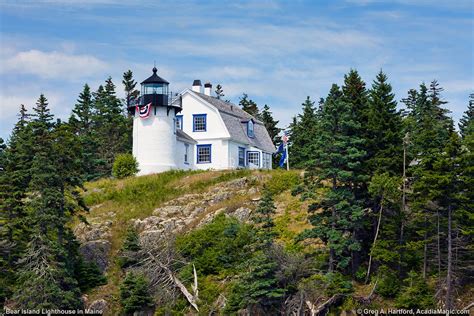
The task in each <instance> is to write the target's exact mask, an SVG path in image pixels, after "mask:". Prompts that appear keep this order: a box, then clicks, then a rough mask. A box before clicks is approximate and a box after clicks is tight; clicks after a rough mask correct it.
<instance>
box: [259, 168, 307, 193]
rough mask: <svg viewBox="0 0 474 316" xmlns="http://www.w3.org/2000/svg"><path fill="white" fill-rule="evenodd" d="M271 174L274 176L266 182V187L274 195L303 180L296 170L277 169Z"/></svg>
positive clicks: (291, 187)
mask: <svg viewBox="0 0 474 316" xmlns="http://www.w3.org/2000/svg"><path fill="white" fill-rule="evenodd" d="M271 175H272V178H271V179H270V180H269V181H268V182H267V183H266V189H267V190H268V191H270V193H271V194H273V195H276V194H280V193H281V192H283V191H286V190H291V189H293V188H294V187H295V186H296V185H297V184H299V183H300V181H301V179H300V176H299V174H298V172H296V171H286V170H275V171H272V173H271Z"/></svg>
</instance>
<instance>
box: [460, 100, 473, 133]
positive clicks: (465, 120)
mask: <svg viewBox="0 0 474 316" xmlns="http://www.w3.org/2000/svg"><path fill="white" fill-rule="evenodd" d="M459 130H460V132H461V136H462V137H463V138H464V137H465V136H466V135H467V134H470V133H473V132H474V93H471V94H470V95H469V105H468V107H467V110H466V112H464V115H463V116H462V117H461V119H460V120H459Z"/></svg>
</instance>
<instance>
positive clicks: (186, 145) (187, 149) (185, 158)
mask: <svg viewBox="0 0 474 316" xmlns="http://www.w3.org/2000/svg"><path fill="white" fill-rule="evenodd" d="M188 157H189V144H184V163H185V164H188V163H189V160H188V159H189V158H188Z"/></svg>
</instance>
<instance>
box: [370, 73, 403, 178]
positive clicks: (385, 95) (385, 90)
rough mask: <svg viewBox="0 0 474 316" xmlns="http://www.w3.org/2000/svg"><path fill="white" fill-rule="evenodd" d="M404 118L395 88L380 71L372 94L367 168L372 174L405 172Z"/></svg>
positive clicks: (398, 173)
mask: <svg viewBox="0 0 474 316" xmlns="http://www.w3.org/2000/svg"><path fill="white" fill-rule="evenodd" d="M401 122H402V118H401V115H400V112H399V111H398V110H397V102H396V101H395V95H394V94H393V93H392V86H391V85H390V84H389V83H388V82H387V76H386V75H385V74H384V73H383V72H382V71H380V72H379V73H378V74H377V77H376V79H375V80H374V83H373V85H372V89H371V90H370V91H369V101H368V109H367V125H366V129H367V137H368V142H367V165H368V168H369V172H370V173H371V174H377V173H384V172H388V173H390V174H392V175H400V174H401V173H402V170H401V169H402V155H401V152H402V124H401Z"/></svg>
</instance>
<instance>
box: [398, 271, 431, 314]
mask: <svg viewBox="0 0 474 316" xmlns="http://www.w3.org/2000/svg"><path fill="white" fill-rule="evenodd" d="M405 282H406V283H407V286H405V287H403V288H402V290H401V291H400V295H399V296H398V297H397V298H396V300H395V303H396V307H398V308H407V309H410V308H430V307H433V306H435V302H434V293H433V291H432V290H431V289H430V287H429V286H428V284H427V283H426V281H425V280H423V278H422V277H421V276H420V275H418V274H417V273H416V272H414V271H411V272H410V273H409V274H408V278H407V279H406V280H405Z"/></svg>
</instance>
